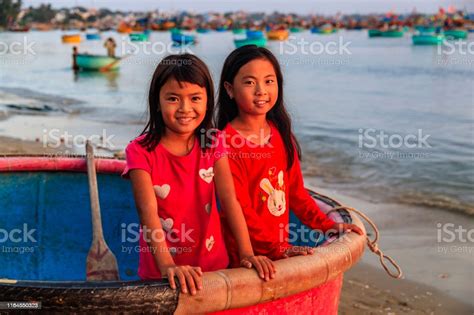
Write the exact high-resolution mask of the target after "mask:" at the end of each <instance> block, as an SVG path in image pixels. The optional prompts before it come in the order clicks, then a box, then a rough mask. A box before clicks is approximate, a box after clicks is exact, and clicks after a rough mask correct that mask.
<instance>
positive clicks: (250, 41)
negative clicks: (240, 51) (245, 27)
mask: <svg viewBox="0 0 474 315" xmlns="http://www.w3.org/2000/svg"><path fill="white" fill-rule="evenodd" d="M234 44H235V47H236V48H240V47H242V46H245V45H256V46H259V47H265V46H266V45H267V39H266V38H265V37H260V38H244V39H234Z"/></svg>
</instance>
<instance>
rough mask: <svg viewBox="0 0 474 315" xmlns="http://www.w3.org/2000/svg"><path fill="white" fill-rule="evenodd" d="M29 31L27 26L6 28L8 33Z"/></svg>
mask: <svg viewBox="0 0 474 315" xmlns="http://www.w3.org/2000/svg"><path fill="white" fill-rule="evenodd" d="M29 30H30V27H29V26H26V25H23V26H21V25H12V26H10V27H9V28H8V31H10V32H20V33H25V32H28V31H29Z"/></svg>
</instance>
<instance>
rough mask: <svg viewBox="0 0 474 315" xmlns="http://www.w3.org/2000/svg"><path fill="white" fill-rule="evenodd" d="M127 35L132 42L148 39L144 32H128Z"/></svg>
mask: <svg viewBox="0 0 474 315" xmlns="http://www.w3.org/2000/svg"><path fill="white" fill-rule="evenodd" d="M128 36H129V38H130V41H132V42H145V41H147V40H148V34H146V33H130V34H128Z"/></svg>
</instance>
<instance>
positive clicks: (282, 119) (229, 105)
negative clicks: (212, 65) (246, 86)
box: [216, 45, 301, 168]
mask: <svg viewBox="0 0 474 315" xmlns="http://www.w3.org/2000/svg"><path fill="white" fill-rule="evenodd" d="M255 59H265V60H268V61H269V62H270V63H271V64H272V65H273V68H274V69H275V73H276V77H277V84H278V98H277V100H276V103H275V106H273V108H272V109H271V110H270V111H269V112H268V113H267V119H268V120H269V121H271V122H272V123H273V124H274V125H275V127H276V128H277V129H278V131H279V132H280V135H281V137H282V138H283V143H284V145H285V151H286V157H287V162H288V163H287V167H288V168H290V167H291V166H292V165H293V162H294V154H295V150H296V152H297V154H298V158H299V159H300V158H301V149H300V145H299V143H298V141H297V140H296V138H295V136H294V135H293V132H292V131H291V119H290V115H289V114H288V112H287V111H286V109H285V104H284V102H283V75H282V73H281V68H280V64H279V63H278V60H277V59H276V57H275V56H274V55H273V54H272V52H271V51H270V50H268V49H266V48H263V47H257V46H255V45H246V46H243V47H240V48H237V49H235V50H234V51H233V52H232V53H231V54H230V55H229V56H228V57H227V58H226V60H225V62H224V66H223V68H222V73H221V80H220V82H219V92H218V93H219V94H218V97H217V117H216V121H217V123H216V124H217V128H219V129H221V130H222V129H224V128H225V126H226V125H227V124H228V123H229V122H231V121H232V120H233V119H234V118H236V117H237V116H238V114H239V109H238V107H237V103H236V102H235V100H234V99H231V98H230V97H229V95H228V94H227V91H226V89H225V87H224V83H225V82H229V83H231V84H233V82H234V78H235V76H236V75H237V73H238V72H239V70H240V68H242V67H243V66H244V65H245V64H247V63H248V62H250V61H252V60H255Z"/></svg>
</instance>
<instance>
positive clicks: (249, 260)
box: [214, 157, 275, 280]
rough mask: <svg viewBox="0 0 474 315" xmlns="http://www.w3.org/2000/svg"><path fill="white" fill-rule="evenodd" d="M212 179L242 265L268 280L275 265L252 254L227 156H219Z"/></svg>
mask: <svg viewBox="0 0 474 315" xmlns="http://www.w3.org/2000/svg"><path fill="white" fill-rule="evenodd" d="M214 172H215V175H214V180H215V183H216V190H217V195H218V197H219V201H220V203H221V205H222V208H223V210H224V211H225V212H226V216H225V217H226V219H227V224H229V227H230V229H231V231H232V233H233V234H234V237H235V239H236V241H237V244H238V247H239V257H240V259H241V265H242V266H243V267H247V268H251V267H252V265H253V266H254V267H255V269H257V271H258V273H259V275H260V277H261V278H263V279H265V280H269V279H270V278H273V277H274V276H275V267H274V266H273V263H272V261H271V260H270V259H268V258H267V257H266V256H254V253H253V249H252V244H251V242H250V236H249V231H248V229H247V223H246V222H245V218H244V214H243V213H242V208H241V207H240V204H239V202H238V201H237V197H236V195H235V189H234V181H233V179H232V173H231V171H230V167H229V161H228V159H227V157H221V158H220V159H219V160H218V161H217V162H216V163H215V165H214Z"/></svg>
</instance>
